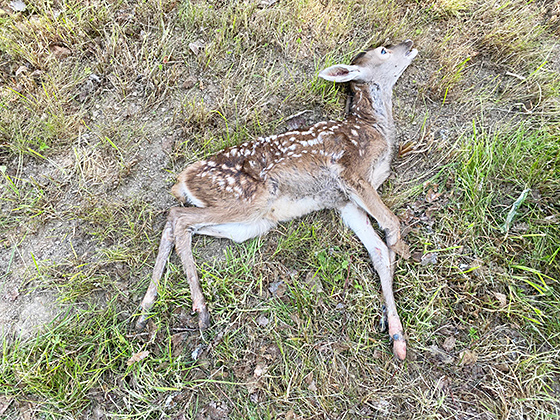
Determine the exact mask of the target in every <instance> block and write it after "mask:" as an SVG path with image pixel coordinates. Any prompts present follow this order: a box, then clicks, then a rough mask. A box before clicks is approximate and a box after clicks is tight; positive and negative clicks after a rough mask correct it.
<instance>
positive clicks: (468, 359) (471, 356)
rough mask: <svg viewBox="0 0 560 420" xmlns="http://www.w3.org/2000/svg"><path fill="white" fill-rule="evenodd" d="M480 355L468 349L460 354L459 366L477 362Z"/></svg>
mask: <svg viewBox="0 0 560 420" xmlns="http://www.w3.org/2000/svg"><path fill="white" fill-rule="evenodd" d="M477 359H478V356H477V355H476V353H475V352H473V351H470V350H468V349H466V350H463V351H462V352H461V353H460V354H459V366H471V365H474V364H475V363H476V361H477Z"/></svg>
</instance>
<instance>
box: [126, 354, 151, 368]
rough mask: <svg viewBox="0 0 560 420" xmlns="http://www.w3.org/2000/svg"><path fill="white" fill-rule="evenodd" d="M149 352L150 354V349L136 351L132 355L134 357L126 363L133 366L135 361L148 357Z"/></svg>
mask: <svg viewBox="0 0 560 420" xmlns="http://www.w3.org/2000/svg"><path fill="white" fill-rule="evenodd" d="M149 354H150V352H149V351H148V350H144V351H140V352H138V353H135V354H133V355H132V357H131V358H130V359H128V361H127V362H126V364H127V365H128V366H132V365H133V364H134V363H136V362H139V361H140V360H142V359H145V358H146V357H148V355H149Z"/></svg>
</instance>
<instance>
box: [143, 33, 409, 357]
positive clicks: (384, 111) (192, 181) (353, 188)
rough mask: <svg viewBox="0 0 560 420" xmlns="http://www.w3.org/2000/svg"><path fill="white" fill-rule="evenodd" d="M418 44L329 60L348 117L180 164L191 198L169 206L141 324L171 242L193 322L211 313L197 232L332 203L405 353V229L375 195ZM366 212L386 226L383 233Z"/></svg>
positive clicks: (235, 236)
mask: <svg viewBox="0 0 560 420" xmlns="http://www.w3.org/2000/svg"><path fill="white" fill-rule="evenodd" d="M417 54H418V51H417V50H416V49H412V41H410V40H408V41H405V42H402V43H400V44H398V45H396V46H393V47H378V48H375V49H372V50H369V51H367V52H363V53H360V54H359V55H358V56H356V58H354V60H353V61H352V64H351V65H344V64H338V65H334V66H331V67H328V68H326V69H324V70H323V71H321V72H320V73H319V77H322V78H323V79H326V80H328V81H333V82H349V87H350V96H349V99H348V101H349V102H348V113H347V116H346V119H345V120H344V121H338V122H335V121H323V122H319V123H317V124H315V125H313V126H312V127H309V128H307V129H298V130H294V131H289V132H286V133H284V134H279V135H273V136H270V137H266V138H259V139H257V140H255V141H251V142H245V143H243V144H241V145H239V146H235V147H229V148H227V149H224V150H222V151H220V152H218V153H217V154H216V155H214V156H212V157H210V158H208V159H205V160H202V161H199V162H196V163H193V164H191V165H189V166H188V167H187V168H186V169H185V170H184V171H183V172H181V174H180V175H179V177H178V181H177V183H176V184H175V185H174V186H173V188H172V190H171V191H172V193H173V195H174V196H175V197H176V198H177V199H178V200H179V201H180V202H181V203H188V204H191V205H193V206H194V207H173V208H171V209H170V211H169V216H168V218H167V223H166V225H165V228H164V230H163V234H162V237H161V243H160V246H159V253H158V255H157V259H156V263H155V266H154V271H153V275H152V281H151V283H150V285H149V287H148V291H147V292H146V296H145V297H144V299H143V301H142V304H141V311H142V312H141V315H140V317H139V319H138V321H137V324H136V325H137V328H139V329H142V328H143V327H144V326H145V324H146V321H147V317H148V312H149V311H150V309H151V307H152V305H153V303H154V301H155V298H156V294H157V288H158V282H159V280H160V278H161V276H162V274H163V271H164V268H165V264H166V261H167V258H168V256H169V254H170V253H171V250H172V247H173V245H175V249H176V252H177V254H179V256H180V258H181V262H182V264H183V266H184V270H185V274H186V276H187V281H188V283H189V286H190V290H191V294H192V301H193V310H194V311H196V312H198V317H199V319H198V323H199V327H200V328H201V329H204V328H207V327H208V326H209V323H210V315H209V312H208V309H207V307H206V301H205V299H204V295H203V294H202V289H201V286H200V282H199V279H198V276H197V273H196V267H195V263H194V259H193V255H192V249H191V241H192V235H193V234H195V233H196V234H201V235H210V236H214V237H219V238H229V239H232V240H234V241H236V242H243V241H245V240H247V239H249V238H254V237H256V236H258V235H263V234H264V233H266V232H268V231H269V230H270V229H272V228H273V227H274V226H276V225H277V224H278V222H283V221H287V220H290V219H293V218H296V217H300V216H303V215H305V214H307V213H310V212H312V211H315V210H321V209H337V210H338V211H339V212H340V215H341V217H342V220H343V221H344V223H345V224H346V225H347V226H348V227H349V228H350V229H352V230H353V231H354V232H355V233H356V235H357V236H358V238H359V239H360V240H361V241H362V243H363V244H364V246H365V247H366V248H367V250H368V252H369V255H370V257H371V260H372V262H373V266H374V268H375V270H376V271H377V272H378V274H379V277H380V279H381V287H382V290H383V297H384V300H385V307H386V314H385V316H386V322H387V324H388V330H389V335H390V338H391V339H392V341H393V352H394V354H395V355H396V356H397V357H398V358H399V359H401V360H403V359H405V357H406V341H405V338H404V335H403V328H402V324H401V321H400V319H399V316H398V314H397V308H396V305H395V299H394V296H393V271H394V264H395V253H397V254H399V255H400V256H402V257H403V258H408V257H409V256H410V253H409V250H408V246H407V245H406V244H405V243H404V242H403V241H402V239H401V235H400V223H399V219H398V218H397V217H396V216H395V215H394V214H393V213H392V212H391V210H389V208H387V206H386V205H385V204H384V203H383V201H381V198H380V196H379V194H378V193H377V188H378V187H379V186H380V185H381V183H382V182H383V181H384V180H385V179H386V178H387V177H388V175H389V172H390V165H391V160H392V158H393V155H394V153H395V129H394V122H393V115H392V102H391V100H392V90H393V86H394V85H395V83H396V81H397V80H398V78H399V77H400V76H401V74H402V73H403V72H404V70H405V69H406V68H407V67H408V66H409V65H410V63H411V62H412V60H413V59H414V58H415V57H416V55H417ZM369 216H371V217H373V218H374V219H375V220H376V221H377V223H378V224H379V225H380V227H381V228H382V229H383V230H384V231H385V242H383V241H382V240H381V238H380V237H379V236H378V234H377V233H376V232H375V230H374V229H373V228H372V226H371V222H370V219H369Z"/></svg>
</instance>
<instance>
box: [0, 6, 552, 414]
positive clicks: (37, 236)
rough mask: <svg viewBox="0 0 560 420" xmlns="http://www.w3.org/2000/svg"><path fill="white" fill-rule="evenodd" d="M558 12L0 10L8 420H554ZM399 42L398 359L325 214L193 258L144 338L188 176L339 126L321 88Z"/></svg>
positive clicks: (359, 270)
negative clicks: (196, 298)
mask: <svg viewBox="0 0 560 420" xmlns="http://www.w3.org/2000/svg"><path fill="white" fill-rule="evenodd" d="M559 19H560V3H558V2H550V1H536V2H523V1H517V0H514V1H510V2H505V1H500V0H496V1H492V2H483V3H479V2H473V1H470V0H457V1H451V0H438V1H434V2H427V1H426V2H424V1H417V2H408V1H395V2H378V1H364V2H360V1H349V2H334V1H333V2H331V1H313V0H278V1H274V0H272V1H271V0H254V1H249V0H248V1H234V2H223V1H219V0H216V1H210V0H195V1H190V2H189V1H184V2H179V1H166V0H163V1H161V0H160V1H152V0H145V1H140V2H132V1H127V0H123V1H119V2H108V1H104V0H97V1H94V0H91V1H84V2H74V1H66V0H61V1H49V2H47V1H37V2H33V4H31V2H21V1H12V2H9V4H5V5H3V6H2V8H1V9H0V54H1V60H0V81H1V87H0V104H1V107H0V172H1V175H0V185H1V187H2V188H1V190H0V206H1V210H2V211H1V214H0V232H1V235H0V279H1V283H0V326H1V337H2V350H0V354H1V355H2V358H1V364H0V383H1V384H2V386H1V387H0V417H1V418H24V419H28V418H29V419H30V418H88V419H89V418H93V419H103V418H114V417H121V418H142V419H143V418H172V419H191V418H192V419H248V418H254V419H267V418H271V419H272V418H274V419H276V418H278V419H287V420H288V419H291V420H295V419H353V418H356V419H361V418H395V419H428V418H429V419H445V418H453V419H545V418H546V419H549V418H558V417H559V416H560V368H559V367H558V366H559V365H560V350H559V348H560V322H559V319H560V286H559V284H558V280H559V278H560V267H559V262H558V258H559V256H558V253H559V251H560V206H559V204H558V203H559V202H560V141H559V127H560V125H559V122H560V118H559V117H560V107H559V101H558V93H559V91H560V43H559V41H560V40H559V37H560V30H559ZM408 38H410V39H412V40H413V41H414V43H415V47H416V48H417V49H418V50H419V56H418V57H417V59H416V60H415V61H414V63H413V64H412V65H411V66H410V67H409V68H408V69H407V71H406V72H405V74H404V75H403V77H402V78H401V79H400V80H399V82H398V84H397V86H396V88H395V92H394V114H395V120H396V123H397V131H398V139H399V144H400V147H399V154H398V156H397V157H396V158H395V161H394V162H393V174H392V175H391V177H390V178H389V180H388V181H387V182H386V183H385V184H384V185H383V187H382V189H381V193H382V196H383V199H384V200H385V202H386V203H387V204H388V205H389V206H390V207H391V208H392V209H393V210H394V211H395V213H396V214H397V215H398V216H399V218H400V220H401V226H402V230H403V235H404V236H405V239H406V241H407V242H408V244H409V245H410V247H411V249H412V253H413V257H412V258H411V259H410V260H399V261H398V266H397V269H396V275H395V294H396V299H397V306H398V308H399V310H400V314H401V318H402V320H403V324H404V328H405V332H406V336H407V341H408V349H409V353H408V357H407V360H406V361H405V362H402V363H400V362H398V361H397V360H396V359H395V358H394V357H393V355H392V353H391V346H390V343H389V342H388V338H387V336H386V334H385V333H382V332H380V331H379V328H378V324H379V320H380V316H381V306H382V296H381V291H380V287H379V282H378V278H377V275H376V273H375V272H374V270H373V269H372V268H371V265H370V261H369V258H368V256H367V253H366V252H365V250H364V249H363V247H362V245H361V244H360V242H359V241H358V240H357V238H355V237H354V235H352V233H351V232H349V231H348V230H347V229H346V228H345V227H344V226H343V224H342V222H341V221H340V220H339V218H338V216H337V214H336V213H334V212H328V211H324V212H319V213H316V214H313V215H308V216H306V217H304V218H302V219H298V220H294V221H292V222H290V223H286V224H282V225H280V226H279V227H278V228H276V229H275V230H274V231H273V232H271V233H270V234H269V235H267V236H266V237H264V238H258V239H254V240H250V241H248V242H246V243H244V244H240V245H238V244H233V243H231V242H229V241H227V240H218V239H212V238H206V237H196V239H195V241H194V253H195V258H196V261H197V266H198V272H199V275H200V277H201V280H202V283H203V290H204V292H205V295H206V298H207V299H208V301H209V306H210V311H211V316H212V325H211V327H210V329H209V330H208V331H206V332H204V333H203V334H201V333H200V332H199V331H198V330H197V328H196V325H197V324H196V316H193V315H192V314H191V313H190V310H189V308H190V304H191V301H190V294H189V291H188V286H187V284H186V282H185V278H184V275H183V274H182V268H181V266H180V263H179V261H178V259H177V257H176V256H174V255H173V256H172V257H171V259H170V262H169V264H168V268H167V270H166V273H165V276H164V279H163V287H162V293H161V294H160V297H159V298H158V301H157V303H156V306H155V307H154V316H153V317H152V318H151V321H150V322H149V324H148V327H147V329H146V330H145V331H143V332H137V331H135V329H134V322H135V319H136V316H137V315H138V304H139V302H140V300H141V298H142V296H143V294H144V293H145V290H146V288H147V284H148V282H149V277H150V274H151V269H152V267H153V262H154V260H155V255H156V253H157V247H158V242H159V236H160V234H161V230H162V228H163V224H164V221H165V217H166V214H167V211H168V209H169V208H170V207H171V206H174V205H178V204H177V203H176V202H175V201H174V199H173V197H172V196H171V195H170V192H169V190H170V187H171V186H172V185H173V182H174V179H175V176H176V175H177V174H178V173H179V172H180V171H181V169H182V168H183V167H184V166H185V165H186V164H187V163H189V162H193V161H196V160H197V159H201V158H203V157H205V156H209V155H210V154H211V153H212V152H214V151H216V150H219V149H221V148H223V147H225V146H230V145H234V144H239V143H242V142H244V141H247V140H251V139H254V138H256V137H258V136H262V135H269V134H278V133H281V132H283V131H286V130H288V129H291V128H293V127H294V126H300V125H309V124H313V123H315V122H318V121H321V120H323V119H332V118H343V115H344V100H345V90H344V88H343V87H339V86H334V85H333V84H332V83H328V82H325V81H322V80H320V79H318V78H317V73H318V72H319V71H320V70H321V69H322V68H325V67H327V66H329V65H332V64H335V63H339V62H341V63H348V62H349V61H350V60H351V58H352V57H353V56H354V55H355V54H356V53H358V52H360V51H362V50H363V49H366V48H370V47H374V46H378V45H380V44H388V43H391V42H395V43H396V42H399V41H401V40H404V39H408Z"/></svg>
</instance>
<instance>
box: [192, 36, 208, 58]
mask: <svg viewBox="0 0 560 420" xmlns="http://www.w3.org/2000/svg"><path fill="white" fill-rule="evenodd" d="M205 46H206V43H205V42H204V41H203V40H201V39H199V40H198V41H195V42H191V43H190V44H189V49H190V50H191V51H192V53H193V54H194V55H199V54H200V53H201V52H202V50H204V47H205Z"/></svg>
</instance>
